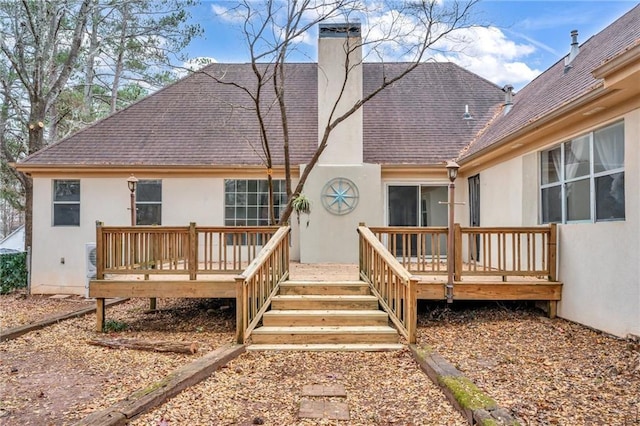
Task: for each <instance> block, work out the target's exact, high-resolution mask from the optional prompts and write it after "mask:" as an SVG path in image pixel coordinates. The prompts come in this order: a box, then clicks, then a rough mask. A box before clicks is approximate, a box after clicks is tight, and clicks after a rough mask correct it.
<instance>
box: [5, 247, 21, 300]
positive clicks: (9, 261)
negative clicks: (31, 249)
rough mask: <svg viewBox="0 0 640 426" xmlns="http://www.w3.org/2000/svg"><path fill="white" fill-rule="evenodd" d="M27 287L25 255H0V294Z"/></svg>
mask: <svg viewBox="0 0 640 426" xmlns="http://www.w3.org/2000/svg"><path fill="white" fill-rule="evenodd" d="M26 286H27V253H9V254H0V294H6V293H9V292H11V291H13V290H15V289H18V288H24V287H26Z"/></svg>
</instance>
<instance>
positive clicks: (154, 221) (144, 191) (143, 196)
mask: <svg viewBox="0 0 640 426" xmlns="http://www.w3.org/2000/svg"><path fill="white" fill-rule="evenodd" d="M161 224H162V181H161V180H140V181H138V186H137V188H136V225H161Z"/></svg>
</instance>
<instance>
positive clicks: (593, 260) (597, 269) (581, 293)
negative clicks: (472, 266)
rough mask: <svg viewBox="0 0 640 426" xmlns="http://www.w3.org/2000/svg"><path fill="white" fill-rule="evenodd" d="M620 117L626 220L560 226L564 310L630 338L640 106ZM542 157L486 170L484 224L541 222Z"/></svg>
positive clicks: (634, 329) (639, 267)
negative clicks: (622, 126) (622, 124)
mask: <svg viewBox="0 0 640 426" xmlns="http://www.w3.org/2000/svg"><path fill="white" fill-rule="evenodd" d="M619 118H624V121H625V204H626V206H625V210H626V220H624V221H617V222H598V223H576V224H566V225H558V234H559V254H558V277H559V280H561V281H562V282H563V283H564V286H563V293H562V301H561V302H560V304H559V306H558V314H559V316H561V317H563V318H566V319H569V320H571V321H576V322H579V323H582V324H585V325H588V326H591V327H594V328H597V329H600V330H603V331H606V332H609V333H612V334H615V335H618V336H626V335H628V334H634V335H640V189H639V188H640V146H639V144H638V140H640V110H638V109H636V110H634V111H632V112H630V113H627V114H625V115H624V116H623V117H619ZM619 118H617V119H619ZM612 121H615V120H612ZM605 124H606V123H600V124H598V125H597V126H596V127H593V128H585V129H583V130H582V131H580V132H578V133H577V134H576V136H577V135H578V134H582V133H585V132H588V131H592V130H594V129H595V128H599V127H602V126H603V125H605ZM565 140H567V138H565V137H562V138H559V139H558V140H557V141H555V142H554V143H553V144H551V145H549V146H553V145H557V144H559V143H561V142H563V141H565ZM538 155H539V154H538V151H536V152H531V153H528V154H526V155H524V156H520V157H517V158H514V159H511V160H509V161H505V162H502V163H500V164H498V165H496V166H493V167H491V168H489V169H485V170H482V171H481V172H480V182H481V191H480V194H481V195H480V197H481V224H482V226H529V225H536V224H538V223H539V219H538V217H539V200H538V193H539V187H538V182H539V180H538V179H539V178H538ZM506 182H508V183H509V184H506Z"/></svg>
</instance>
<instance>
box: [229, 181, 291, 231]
mask: <svg viewBox="0 0 640 426" xmlns="http://www.w3.org/2000/svg"><path fill="white" fill-rule="evenodd" d="M273 198H274V209H275V221H277V220H278V219H279V218H280V212H281V211H282V209H283V208H284V207H285V205H286V204H287V193H286V187H285V183H284V180H274V181H273ZM224 224H225V225H226V226H265V225H269V186H268V183H267V181H266V180H249V179H226V180H225V181H224Z"/></svg>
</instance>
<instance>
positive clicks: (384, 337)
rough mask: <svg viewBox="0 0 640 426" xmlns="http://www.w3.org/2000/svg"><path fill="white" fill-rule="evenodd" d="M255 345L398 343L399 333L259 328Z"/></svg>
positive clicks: (378, 328)
mask: <svg viewBox="0 0 640 426" xmlns="http://www.w3.org/2000/svg"><path fill="white" fill-rule="evenodd" d="M251 339H252V342H253V343H255V344H263V343H264V344H281V343H291V344H301V343H302V344H309V343H349V344H353V343H398V333H397V331H396V330H395V329H393V328H391V327H388V326H365V327H356V326H339V327H338V326H327V327H270V326H266V327H264V326H263V327H259V328H256V329H255V330H253V332H252V333H251Z"/></svg>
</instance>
